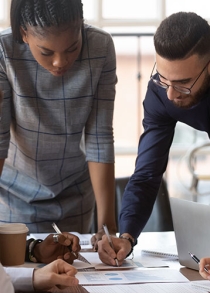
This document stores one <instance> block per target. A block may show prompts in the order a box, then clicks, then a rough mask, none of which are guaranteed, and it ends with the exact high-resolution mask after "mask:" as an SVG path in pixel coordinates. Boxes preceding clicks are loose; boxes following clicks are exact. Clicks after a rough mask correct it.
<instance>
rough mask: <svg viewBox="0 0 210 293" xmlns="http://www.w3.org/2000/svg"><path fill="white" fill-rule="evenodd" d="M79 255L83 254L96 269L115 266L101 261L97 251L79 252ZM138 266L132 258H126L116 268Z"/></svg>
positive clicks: (109, 268) (114, 267) (111, 268)
mask: <svg viewBox="0 0 210 293" xmlns="http://www.w3.org/2000/svg"><path fill="white" fill-rule="evenodd" d="M81 255H83V256H84V257H85V258H86V259H88V261H89V262H90V263H91V265H92V266H94V267H95V269H96V270H116V266H109V265H106V264H104V263H102V262H101V260H100V258H99V256H98V253H97V252H83V253H82V252H81ZM77 262H79V261H78V260H75V261H74V263H73V265H75V267H76V268H77ZM137 267H138V266H137V265H136V264H135V263H134V262H133V260H131V259H130V260H129V259H126V260H124V262H123V264H122V265H121V266H120V267H117V269H118V270H121V269H123V270H124V269H128V268H129V269H131V268H137Z"/></svg>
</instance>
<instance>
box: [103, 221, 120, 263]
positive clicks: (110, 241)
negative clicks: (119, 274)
mask: <svg viewBox="0 0 210 293" xmlns="http://www.w3.org/2000/svg"><path fill="white" fill-rule="evenodd" d="M103 228H104V232H105V234H106V236H107V238H108V241H109V245H110V246H111V248H112V249H113V250H114V245H113V243H112V239H111V237H110V234H109V230H108V228H107V226H106V225H103ZM114 260H115V262H116V265H117V266H118V267H119V263H118V259H117V258H115V259H114Z"/></svg>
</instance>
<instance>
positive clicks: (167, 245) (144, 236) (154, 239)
mask: <svg viewBox="0 0 210 293" xmlns="http://www.w3.org/2000/svg"><path fill="white" fill-rule="evenodd" d="M160 248H161V249H162V250H163V251H165V252H170V251H171V252H176V251H177V250H176V240H175V234H174V232H142V233H141V235H140V237H139V238H138V243H137V245H136V246H135V248H134V260H135V258H137V257H138V256H140V255H142V254H141V251H142V249H147V250H159V249H160ZM167 264H168V265H169V267H170V268H173V269H177V270H179V271H180V272H181V273H182V274H183V275H184V276H185V277H186V278H187V279H188V280H190V281H195V280H203V278H202V277H201V276H200V274H199V272H198V271H196V270H192V269H188V268H186V267H183V266H181V265H180V264H179V262H178V260H177V261H172V262H168V263H167ZM165 269H166V270H167V268H165ZM53 292H56V291H53ZM59 292H61V291H59ZM72 292H73V293H86V292H87V291H86V290H85V289H84V288H83V287H81V286H78V287H77V288H75V289H74V290H73V291H72ZM28 293H29V292H28ZM42 293H45V292H42Z"/></svg>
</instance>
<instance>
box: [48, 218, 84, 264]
mask: <svg viewBox="0 0 210 293" xmlns="http://www.w3.org/2000/svg"><path fill="white" fill-rule="evenodd" d="M52 227H53V229H54V230H55V232H56V233H57V234H55V235H54V236H53V237H54V241H55V242H57V241H58V240H57V237H58V234H63V233H62V232H61V231H60V229H59V228H58V226H57V225H56V224H55V223H52ZM68 249H69V251H70V252H71V254H73V255H74V257H75V259H78V260H80V261H82V262H85V263H88V264H90V262H89V261H88V260H87V259H86V258H84V257H83V256H82V255H81V254H80V253H79V252H78V253H75V252H74V251H72V245H71V244H70V245H69V246H68Z"/></svg>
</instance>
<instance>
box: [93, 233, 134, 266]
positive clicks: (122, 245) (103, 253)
mask: <svg viewBox="0 0 210 293" xmlns="http://www.w3.org/2000/svg"><path fill="white" fill-rule="evenodd" d="M112 243H113V246H114V250H113V249H112V248H111V246H110V245H109V242H108V239H107V237H106V235H104V236H103V237H102V240H101V241H99V242H98V254H99V258H100V260H101V261H102V262H103V263H105V264H108V265H112V266H115V265H116V262H115V258H117V260H118V263H119V265H122V263H123V261H124V259H125V258H126V256H127V255H128V253H129V252H130V251H131V244H130V243H129V241H128V240H126V239H121V238H116V237H112Z"/></svg>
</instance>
